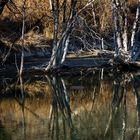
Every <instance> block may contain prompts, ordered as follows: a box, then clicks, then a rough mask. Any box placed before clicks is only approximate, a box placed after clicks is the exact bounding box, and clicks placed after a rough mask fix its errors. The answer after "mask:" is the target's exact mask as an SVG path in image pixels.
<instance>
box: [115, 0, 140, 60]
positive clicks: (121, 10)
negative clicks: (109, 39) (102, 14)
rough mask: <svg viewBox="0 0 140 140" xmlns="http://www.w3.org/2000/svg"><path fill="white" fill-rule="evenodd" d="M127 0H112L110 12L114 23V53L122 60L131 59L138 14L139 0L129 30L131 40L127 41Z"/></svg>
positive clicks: (139, 8) (139, 13)
mask: <svg viewBox="0 0 140 140" xmlns="http://www.w3.org/2000/svg"><path fill="white" fill-rule="evenodd" d="M127 9H128V6H127V0H112V13H113V25H114V45H115V54H116V55H117V56H120V57H121V58H122V57H123V60H124V61H131V60H132V57H133V53H132V52H133V50H134V47H135V46H134V40H135V36H136V29H137V23H138V20H139V15H140V12H139V11H140V0H138V7H137V11H136V17H135V20H134V24H133V27H132V32H131V42H128V37H129V36H128V33H129V32H128V16H127V13H128V12H127Z"/></svg>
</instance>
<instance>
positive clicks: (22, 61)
mask: <svg viewBox="0 0 140 140" xmlns="http://www.w3.org/2000/svg"><path fill="white" fill-rule="evenodd" d="M25 6H26V0H23V8H22V50H21V51H22V52H21V63H20V70H19V75H22V72H23V63H24V46H25V44H24V32H25V8H26V7H25Z"/></svg>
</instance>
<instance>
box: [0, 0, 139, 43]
mask: <svg viewBox="0 0 140 140" xmlns="http://www.w3.org/2000/svg"><path fill="white" fill-rule="evenodd" d="M13 2H14V3H15V5H13V4H11V3H9V4H8V7H9V8H10V10H9V9H8V8H7V7H5V9H4V11H3V13H2V15H1V17H0V35H1V41H2V42H4V43H5V44H7V45H8V46H9V44H10V43H11V42H13V40H15V42H17V41H18V44H20V43H19V41H20V39H19V38H20V35H21V28H22V14H21V13H22V12H21V11H22V1H21V0H13ZM84 3H85V1H81V0H79V1H78V4H77V9H79V8H81V7H82V6H83V5H84ZM60 5H61V6H62V4H60ZM136 5H137V2H136V1H135V0H128V7H129V15H128V17H129V22H130V25H132V21H133V19H134V14H135V11H136ZM61 6H60V7H61ZM69 6H70V3H68V4H67V7H69ZM60 10H61V9H60ZM94 11H95V14H96V21H97V25H98V26H97V27H94V25H93V15H92V7H89V8H88V9H87V10H85V11H84V12H83V14H82V17H83V19H85V20H86V21H87V23H88V25H89V26H90V27H91V28H93V29H94V30H96V31H97V32H99V33H100V35H103V36H108V35H109V34H110V33H112V22H111V20H112V16H111V14H112V13H111V3H110V0H102V1H95V2H94ZM60 12H61V11H60ZM50 16H51V13H50V10H49V3H48V1H46V0H41V1H40V0H27V2H26V33H27V35H26V36H28V39H27V40H28V41H27V42H26V43H27V44H28V45H30V44H33V45H34V44H37V43H41V42H42V38H43V39H45V38H48V39H52V37H53V34H52V32H53V26H52V18H51V17H50ZM60 22H61V16H60ZM34 27H37V28H38V32H39V33H38V32H36V31H34V30H32V29H33V28H34ZM60 28H61V24H60ZM30 30H32V32H30V33H29V31H30ZM33 34H34V35H33Z"/></svg>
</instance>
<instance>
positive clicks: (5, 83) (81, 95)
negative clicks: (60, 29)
mask: <svg viewBox="0 0 140 140" xmlns="http://www.w3.org/2000/svg"><path fill="white" fill-rule="evenodd" d="M9 77H10V76H9ZM9 77H8V76H7V77H6V76H5V77H3V78H0V140H104V139H105V140H123V139H124V140H125V139H127V140H129V139H130V140H132V139H134V140H135V139H136V140H138V139H140V97H139V90H140V88H139V87H140V76H139V74H138V73H120V74H118V73H117V72H104V71H102V70H94V71H93V72H92V73H86V74H83V75H81V76H67V77H58V76H57V77H54V76H47V75H40V76H38V75H32V76H29V75H28V76H25V77H23V78H18V77H12V78H9Z"/></svg>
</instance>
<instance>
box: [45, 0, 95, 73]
mask: <svg viewBox="0 0 140 140" xmlns="http://www.w3.org/2000/svg"><path fill="white" fill-rule="evenodd" d="M93 1H94V0H88V1H82V2H84V3H85V5H84V6H83V7H82V8H81V9H79V10H77V9H76V8H77V0H49V4H50V10H51V14H52V18H53V50H52V55H51V58H50V61H49V63H48V65H47V67H46V69H45V70H46V71H49V70H51V69H54V68H59V67H60V66H61V65H62V64H63V62H64V61H65V57H66V53H67V49H68V44H69V39H70V34H71V32H72V30H73V28H74V26H75V22H76V20H77V18H78V17H79V14H80V13H81V12H82V11H83V10H84V9H85V8H86V7H88V6H89V5H91V4H92V2H93ZM60 20H61V21H60Z"/></svg>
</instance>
